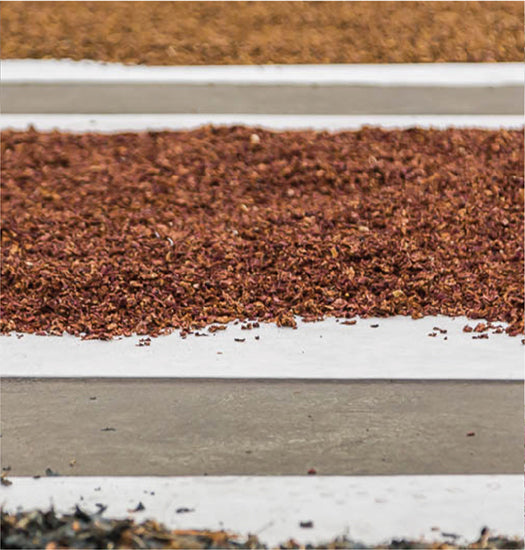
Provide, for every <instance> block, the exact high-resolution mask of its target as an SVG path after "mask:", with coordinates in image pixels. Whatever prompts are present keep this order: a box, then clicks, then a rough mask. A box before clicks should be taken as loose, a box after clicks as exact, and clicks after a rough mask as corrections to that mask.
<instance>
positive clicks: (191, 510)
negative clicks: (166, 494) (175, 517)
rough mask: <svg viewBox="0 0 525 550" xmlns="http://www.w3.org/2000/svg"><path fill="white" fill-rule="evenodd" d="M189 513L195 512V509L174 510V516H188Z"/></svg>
mask: <svg viewBox="0 0 525 550" xmlns="http://www.w3.org/2000/svg"><path fill="white" fill-rule="evenodd" d="M190 512H195V508H184V507H182V508H177V509H176V510H175V513H176V514H189V513H190Z"/></svg>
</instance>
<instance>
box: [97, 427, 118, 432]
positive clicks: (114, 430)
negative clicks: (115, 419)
mask: <svg viewBox="0 0 525 550" xmlns="http://www.w3.org/2000/svg"><path fill="white" fill-rule="evenodd" d="M100 431H101V432H116V431H117V429H116V428H109V427H106V428H102V429H101V430H100Z"/></svg>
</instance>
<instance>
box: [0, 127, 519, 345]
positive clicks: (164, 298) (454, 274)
mask: <svg viewBox="0 0 525 550" xmlns="http://www.w3.org/2000/svg"><path fill="white" fill-rule="evenodd" d="M254 134H256V135H257V136H258V137H259V142H258V143H257V144H255V145H254V144H252V143H250V140H251V138H250V136H252V135H254ZM523 157H524V153H523V132H522V131H518V130H477V129H449V130H423V129H417V128H412V129H408V130H383V129H379V128H364V129H362V130H359V131H354V132H339V133H328V132H314V131H302V132H272V131H267V130H263V129H260V128H243V127H239V126H236V127H231V128H214V127H202V128H199V129H197V130H192V131H186V132H147V133H136V134H133V133H127V134H112V135H107V134H105V135H102V134H80V135H78V134H61V133H59V132H51V133H38V132H36V131H35V130H30V131H26V132H18V131H5V132H2V163H1V183H0V184H1V192H2V201H1V204H0V209H1V223H2V233H1V248H0V253H1V261H2V293H1V295H0V306H1V308H2V316H1V317H0V331H1V332H3V333H10V332H13V333H14V332H20V333H21V332H24V333H28V332H29V333H40V334H54V335H59V334H62V333H64V332H65V333H69V334H73V335H77V336H79V337H82V338H85V339H94V338H98V339H106V340H107V339H110V338H113V337H116V336H131V335H137V337H138V338H140V340H139V346H140V341H141V340H142V345H143V346H145V345H147V344H146V342H148V339H147V337H148V336H158V335H160V334H164V333H169V332H173V331H177V332H179V333H180V334H181V335H182V337H186V336H187V335H189V334H192V333H195V331H202V329H203V328H204V327H209V328H208V331H209V333H214V332H216V331H218V330H224V327H225V325H226V324H227V323H229V322H233V321H235V320H240V321H239V322H240V323H241V325H244V326H246V327H247V326H248V323H253V322H269V323H275V324H277V325H278V326H281V327H292V328H295V327H296V326H297V323H296V319H299V318H302V319H304V320H305V322H308V321H311V322H313V321H317V320H319V319H322V318H325V317H334V318H336V319H352V318H356V317H360V318H368V319H371V318H384V317H389V316H394V315H404V316H410V317H413V318H416V319H417V318H421V317H424V316H429V315H447V316H453V317H457V316H465V317H467V318H469V319H472V320H476V321H471V322H470V323H469V324H472V325H475V326H476V334H482V333H484V332H485V330H484V329H485V328H487V329H488V328H489V326H494V323H506V325H507V328H506V329H505V330H506V332H507V333H508V334H510V335H517V334H521V333H522V332H523V303H524V300H523V294H524V293H523V275H524V262H523V260H524V253H523V249H524V245H523V230H524V227H523V225H524V224H523V217H524V216H523V202H524V191H523V172H524V163H523ZM372 322H374V321H370V323H372ZM490 324H491V325H490ZM479 325H481V327H480V326H479ZM252 328H253V327H252ZM245 330H246V329H245ZM466 331H470V332H474V329H473V328H472V327H471V328H470V329H466ZM435 332H437V331H435Z"/></svg>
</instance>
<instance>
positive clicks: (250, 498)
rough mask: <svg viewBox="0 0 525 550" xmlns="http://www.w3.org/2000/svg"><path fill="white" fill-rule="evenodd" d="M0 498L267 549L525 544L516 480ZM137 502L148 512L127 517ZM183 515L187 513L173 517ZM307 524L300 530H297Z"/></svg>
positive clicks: (332, 481) (77, 489)
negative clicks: (511, 540)
mask: <svg viewBox="0 0 525 550" xmlns="http://www.w3.org/2000/svg"><path fill="white" fill-rule="evenodd" d="M12 481H13V484H12V485H11V486H9V487H2V488H1V489H0V503H2V504H3V506H4V509H5V510H6V511H10V512H14V511H15V510H16V508H17V507H18V506H20V507H22V508H23V509H25V510H28V509H33V508H37V507H38V508H40V509H42V508H44V509H45V508H47V507H49V506H50V505H54V506H55V509H56V510H57V511H58V512H60V513H67V512H71V511H73V510H74V505H75V504H80V505H81V506H82V507H83V508H84V509H86V510H88V511H90V512H96V511H97V510H98V508H97V506H96V504H95V503H101V504H103V505H106V506H108V508H107V511H106V512H105V515H106V516H107V517H118V518H124V517H129V516H131V517H133V518H134V519H135V520H136V521H137V522H140V521H143V520H145V519H147V518H152V519H155V520H157V521H159V522H162V523H164V524H165V525H166V526H167V527H168V528H173V529H185V528H196V529H215V530H219V529H226V530H228V531H233V532H237V533H239V534H241V535H244V536H246V535H247V534H249V533H254V534H257V535H258V536H259V538H260V539H261V540H262V541H263V542H265V543H266V544H269V545H276V544H278V543H282V542H285V541H286V540H288V539H289V538H290V537H293V538H294V539H295V540H297V541H298V542H299V543H303V544H304V543H307V542H312V543H317V544H318V543H321V542H327V541H328V540H329V539H331V538H334V537H336V536H341V535H343V534H347V535H348V536H349V537H351V538H352V539H355V540H358V541H362V542H364V543H365V544H378V543H382V542H386V541H388V540H390V539H392V538H401V537H407V538H408V537H410V538H412V539H417V538H419V537H425V538H426V539H429V540H436V539H439V538H441V539H443V535H442V533H449V534H456V535H459V539H458V540H457V541H456V542H462V541H464V540H468V541H470V542H472V541H473V540H476V539H477V538H478V537H479V534H480V531H481V529H482V528H483V527H484V526H488V527H489V528H490V530H491V532H492V533H494V534H500V535H506V536H519V537H523V496H524V495H523V475H466V476H362V477H361V476H359V477H351V476H345V477H341V476H337V477H336V476H334V477H314V476H308V477H302V476H301V477H300V476H296V477H284V476H283V477H280V476H272V477H237V476H235V477H233V476H232V477H62V478H56V477H55V478H41V479H33V478H23V477H22V478H16V477H15V478H12ZM138 502H142V503H143V505H144V506H145V510H144V511H142V512H137V513H130V512H129V511H128V510H129V509H133V508H135V507H136V506H137V504H138ZM180 508H187V509H190V510H192V511H191V512H188V513H177V509H180ZM306 521H312V522H313V527H312V528H310V529H304V528H301V527H300V526H299V523H300V522H306Z"/></svg>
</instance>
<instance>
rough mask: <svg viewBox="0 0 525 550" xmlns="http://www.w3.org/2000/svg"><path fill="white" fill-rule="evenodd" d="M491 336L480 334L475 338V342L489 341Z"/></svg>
mask: <svg viewBox="0 0 525 550" xmlns="http://www.w3.org/2000/svg"><path fill="white" fill-rule="evenodd" d="M488 338H489V335H488V334H478V335H476V336H473V337H472V339H473V340H488Z"/></svg>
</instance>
